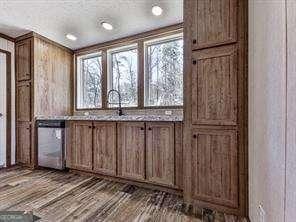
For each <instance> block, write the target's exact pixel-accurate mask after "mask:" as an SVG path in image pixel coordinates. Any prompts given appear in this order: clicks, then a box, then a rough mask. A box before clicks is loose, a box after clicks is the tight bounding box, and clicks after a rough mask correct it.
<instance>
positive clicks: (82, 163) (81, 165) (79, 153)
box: [67, 121, 93, 170]
mask: <svg viewBox="0 0 296 222" xmlns="http://www.w3.org/2000/svg"><path fill="white" fill-rule="evenodd" d="M70 131H71V146H70V147H69V148H68V149H67V166H68V167H70V168H74V169H78V170H92V166H93V163H92V155H93V152H92V122H88V121H75V122H71V124H70Z"/></svg>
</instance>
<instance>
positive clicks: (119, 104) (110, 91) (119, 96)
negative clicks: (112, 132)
mask: <svg viewBox="0 0 296 222" xmlns="http://www.w3.org/2000/svg"><path fill="white" fill-rule="evenodd" d="M112 92H116V93H117V95H118V103H110V102H109V96H110V94H111V93H112ZM107 98H108V103H109V104H118V115H119V116H122V115H123V112H122V108H121V95H120V92H119V91H118V90H116V89H111V90H109V92H108V96H107Z"/></svg>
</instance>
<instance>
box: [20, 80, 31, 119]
mask: <svg viewBox="0 0 296 222" xmlns="http://www.w3.org/2000/svg"><path fill="white" fill-rule="evenodd" d="M16 101H17V107H16V110H17V114H16V118H17V121H31V83H29V82H23V83H19V84H18V85H17V96H16Z"/></svg>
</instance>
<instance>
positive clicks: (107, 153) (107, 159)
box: [93, 122, 117, 175]
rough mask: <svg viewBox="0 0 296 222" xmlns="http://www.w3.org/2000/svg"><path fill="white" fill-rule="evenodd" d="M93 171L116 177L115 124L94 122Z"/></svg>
mask: <svg viewBox="0 0 296 222" xmlns="http://www.w3.org/2000/svg"><path fill="white" fill-rule="evenodd" d="M93 141H94V142H93V151H94V166H93V170H94V171H95V172H97V173H103V174H108V175H116V150H117V149H116V147H117V146H116V122H94V130H93Z"/></svg>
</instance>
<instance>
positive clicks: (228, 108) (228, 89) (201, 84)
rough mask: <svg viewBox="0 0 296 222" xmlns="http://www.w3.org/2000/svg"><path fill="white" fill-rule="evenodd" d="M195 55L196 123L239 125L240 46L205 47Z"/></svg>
mask: <svg viewBox="0 0 296 222" xmlns="http://www.w3.org/2000/svg"><path fill="white" fill-rule="evenodd" d="M192 56H193V65H192V79H193V81H192V103H191V106H192V123H193V124H207V125H236V121H237V51H236V47H235V46H224V47H219V48H213V49H205V50H201V51H196V52H194V53H193V54H192Z"/></svg>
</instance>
